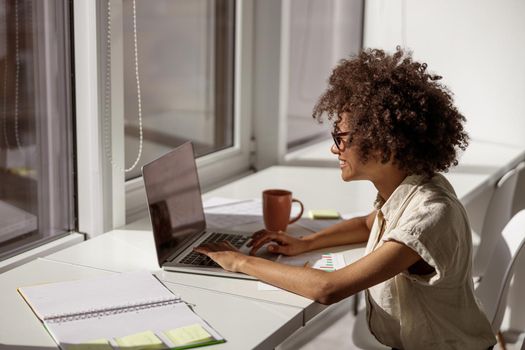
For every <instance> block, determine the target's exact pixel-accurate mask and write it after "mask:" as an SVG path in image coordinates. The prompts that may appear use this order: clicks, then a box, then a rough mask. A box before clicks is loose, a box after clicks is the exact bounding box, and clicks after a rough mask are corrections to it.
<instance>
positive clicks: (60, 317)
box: [45, 296, 183, 323]
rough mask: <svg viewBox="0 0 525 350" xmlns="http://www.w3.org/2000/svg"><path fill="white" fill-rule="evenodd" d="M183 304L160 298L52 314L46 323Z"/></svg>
mask: <svg viewBox="0 0 525 350" xmlns="http://www.w3.org/2000/svg"><path fill="white" fill-rule="evenodd" d="M180 302H183V301H182V299H181V298H180V297H175V296H173V297H167V298H159V299H154V300H147V301H146V300H145V301H140V302H136V303H129V304H125V305H118V306H112V307H107V308H103V309H88V310H84V311H78V312H71V313H63V314H50V315H48V316H46V317H45V321H46V322H49V323H61V322H68V321H76V320H82V319H86V318H96V317H103V316H109V315H115V314H120V313H125V312H133V311H138V310H143V309H151V308H154V307H159V306H165V305H170V304H177V303H180Z"/></svg>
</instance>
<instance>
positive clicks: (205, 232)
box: [142, 142, 278, 279]
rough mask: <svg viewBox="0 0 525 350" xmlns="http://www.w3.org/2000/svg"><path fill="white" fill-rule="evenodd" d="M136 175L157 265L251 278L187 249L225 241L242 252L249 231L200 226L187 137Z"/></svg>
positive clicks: (201, 212) (200, 210) (203, 223)
mask: <svg viewBox="0 0 525 350" xmlns="http://www.w3.org/2000/svg"><path fill="white" fill-rule="evenodd" d="M142 176H143V179H144V187H145V189H146V197H147V201H148V208H149V215H150V219H151V225H152V228H153V237H154V239H155V248H156V251H157V259H158V262H159V266H161V267H162V268H163V269H165V270H168V271H179V272H188V273H196V274H204V275H214V276H224V277H234V278H243V279H256V278H255V277H251V276H248V275H245V274H242V273H234V272H229V271H226V270H224V269H222V268H221V267H220V266H219V265H217V264H216V263H215V262H213V260H211V259H210V258H208V257H207V256H205V255H203V254H199V253H197V252H194V251H193V247H196V246H198V245H200V244H203V243H207V242H220V241H224V240H227V241H229V242H230V243H232V244H233V245H234V246H235V247H237V248H238V249H239V250H240V251H241V252H243V253H245V254H247V253H248V252H249V251H250V248H248V247H247V243H248V241H249V240H250V237H251V235H252V232H238V231H233V230H224V229H210V228H207V227H206V219H205V216H204V209H203V206H202V197H201V191H200V185H199V178H198V175H197V166H196V164H195V158H194V154H193V146H192V144H191V142H186V143H184V144H183V145H181V146H179V147H177V148H175V149H174V150H172V151H170V152H168V153H166V154H165V155H163V156H161V157H159V158H157V159H155V160H154V161H152V162H150V163H148V164H146V165H144V166H143V167H142ZM258 255H259V254H258ZM260 255H261V256H263V257H265V258H267V259H271V260H275V259H277V257H278V255H277V254H271V253H268V252H265V249H261V253H260Z"/></svg>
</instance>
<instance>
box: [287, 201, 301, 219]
mask: <svg viewBox="0 0 525 350" xmlns="http://www.w3.org/2000/svg"><path fill="white" fill-rule="evenodd" d="M293 202H295V203H299V205H300V206H301V212H300V213H299V214H297V216H296V217H294V218H293V219H291V220H290V222H289V223H288V224H293V223H294V222H296V221H297V220H299V219H300V218H301V216H303V211H304V206H303V203H302V202H301V201H300V200H298V199H295V198H293V199H292V203H293Z"/></svg>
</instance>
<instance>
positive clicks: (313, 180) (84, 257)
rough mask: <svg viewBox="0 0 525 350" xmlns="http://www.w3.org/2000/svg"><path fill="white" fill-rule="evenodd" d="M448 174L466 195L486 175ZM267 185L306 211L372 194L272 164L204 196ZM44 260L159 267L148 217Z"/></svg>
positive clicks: (365, 186)
mask: <svg viewBox="0 0 525 350" xmlns="http://www.w3.org/2000/svg"><path fill="white" fill-rule="evenodd" d="M447 177H449V179H450V180H451V182H452V183H453V185H454V187H455V188H456V190H457V192H458V195H459V197H460V198H468V197H469V196H470V194H471V193H473V192H475V191H476V190H477V189H478V188H480V187H481V186H482V185H483V183H484V182H485V181H486V179H487V175H479V174H474V175H467V174H456V173H451V174H448V175H447ZM270 187H280V188H287V189H290V190H291V191H292V192H293V193H294V196H296V197H297V198H299V199H301V200H302V201H303V203H304V205H305V209H306V210H308V209H313V208H318V209H319V208H333V209H336V210H338V211H340V212H341V213H350V212H356V211H360V212H362V211H369V210H371V209H372V204H373V201H374V199H375V196H376V190H375V189H374V187H373V186H372V185H371V184H370V183H368V182H365V181H358V182H350V183H345V182H343V181H342V180H341V179H340V170H339V169H329V168H312V167H283V166H275V167H271V168H268V169H266V170H264V171H261V172H258V173H256V174H253V175H251V176H248V177H245V178H243V179H240V180H238V181H235V182H234V183H232V184H228V185H226V186H223V187H221V188H219V189H216V190H214V191H211V192H209V193H207V194H206V195H205V197H207V198H209V197H214V196H223V197H229V198H238V199H245V198H254V197H259V196H260V193H261V191H262V190H263V189H266V188H270ZM236 228H237V229H246V230H251V231H255V230H258V229H260V228H261V226H260V225H247V226H239V227H236ZM290 231H292V232H296V233H298V232H301V231H302V233H307V231H306V230H304V229H302V228H301V227H298V226H295V225H292V226H291V227H290ZM339 249H343V248H339ZM334 251H337V250H334ZM362 254H363V246H362V245H361V246H356V247H354V248H353V249H350V250H345V260H346V262H347V263H351V262H353V261H355V260H357V259H359V258H360V257H361V256H362ZM47 259H50V260H53V261H61V262H66V263H71V264H76V265H80V266H89V267H94V268H98V269H104V270H109V271H119V272H122V271H132V270H137V269H148V270H151V271H155V270H158V269H159V266H158V265H157V260H156V256H155V249H154V243H153V237H152V233H151V225H150V223H149V219H148V218H145V219H144V220H141V221H138V222H135V223H133V224H131V225H128V226H127V227H126V228H125V229H122V230H114V231H112V232H109V233H106V234H104V235H101V236H99V237H96V238H94V239H91V240H89V241H86V242H84V243H82V244H79V245H76V246H73V247H70V248H68V249H64V250H62V251H60V252H58V253H55V254H52V255H49V256H48V257H47ZM158 276H159V278H160V279H162V280H163V281H169V282H172V283H177V284H180V285H188V286H194V287H199V288H204V289H207V290H213V291H218V292H222V293H229V294H234V295H238V296H242V297H246V298H251V299H257V300H263V301H268V302H273V303H278V304H282V305H288V306H294V307H299V308H301V309H303V310H304V323H306V322H307V321H308V320H310V319H311V318H312V317H314V316H315V315H316V314H318V313H319V312H320V311H321V310H322V309H323V308H324V307H323V306H321V305H319V304H317V303H315V302H313V301H311V300H309V299H306V298H303V297H301V296H298V295H295V294H293V293H289V292H285V291H261V290H258V288H257V282H255V281H249V280H237V279H228V278H219V277H209V276H200V275H194V274H185V273H175V272H163V271H159V272H158Z"/></svg>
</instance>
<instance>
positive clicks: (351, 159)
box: [330, 113, 379, 181]
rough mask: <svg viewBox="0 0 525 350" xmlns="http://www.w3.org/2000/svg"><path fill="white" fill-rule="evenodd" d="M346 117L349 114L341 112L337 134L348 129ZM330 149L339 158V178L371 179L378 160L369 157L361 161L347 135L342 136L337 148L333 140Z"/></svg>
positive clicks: (356, 149)
mask: <svg viewBox="0 0 525 350" xmlns="http://www.w3.org/2000/svg"><path fill="white" fill-rule="evenodd" d="M348 118H349V115H348V114H347V113H343V114H342V120H341V122H340V123H339V124H338V125H337V129H338V130H337V133H338V134H341V133H345V132H348V131H350V130H347V129H348V126H347V125H348V123H347V120H348ZM330 151H331V152H332V153H333V154H335V155H337V158H338V159H339V168H340V169H341V178H342V179H343V180H344V181H352V180H372V179H373V177H374V174H375V172H376V171H377V169H376V168H377V166H378V165H379V164H378V162H377V161H375V160H374V159H373V157H371V158H369V159H368V160H367V161H366V162H364V163H363V162H362V161H361V159H360V157H359V153H358V148H357V146H355V145H354V144H352V141H351V140H349V136H343V137H342V141H341V142H340V143H339V148H338V147H337V146H336V144H335V142H334V144H333V145H332V147H331V148H330Z"/></svg>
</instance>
